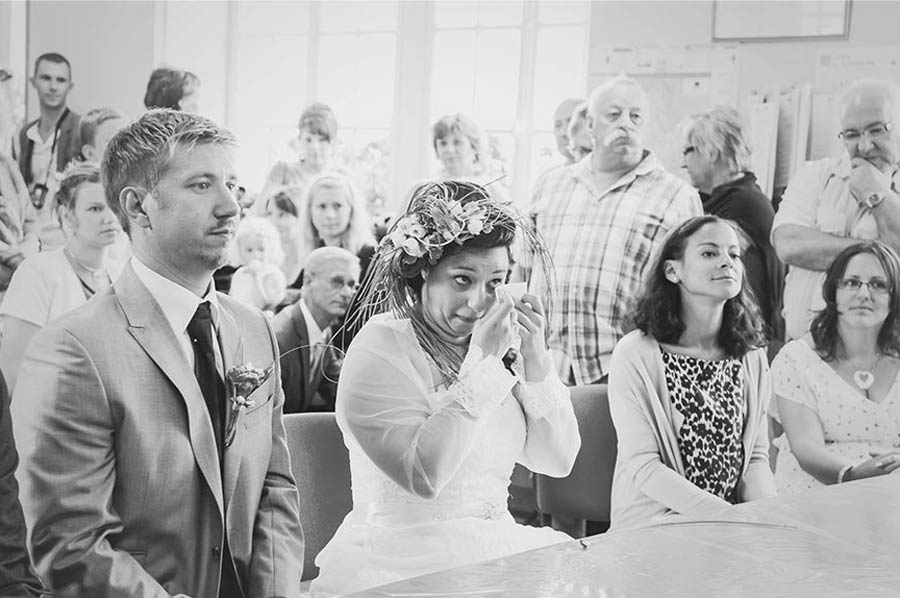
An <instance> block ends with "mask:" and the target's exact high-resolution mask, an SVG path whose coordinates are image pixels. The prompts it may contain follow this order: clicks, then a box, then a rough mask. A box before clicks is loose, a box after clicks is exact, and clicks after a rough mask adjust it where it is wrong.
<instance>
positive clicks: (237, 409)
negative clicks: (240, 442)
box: [225, 363, 275, 448]
mask: <svg viewBox="0 0 900 598" xmlns="http://www.w3.org/2000/svg"><path fill="white" fill-rule="evenodd" d="M274 371H275V364H274V363H273V364H272V365H270V366H269V367H267V368H265V369H259V368H255V367H253V364H252V363H246V364H243V363H242V364H240V365H235V366H232V367H231V368H229V369H228V371H227V372H226V373H225V386H226V387H227V391H228V399H229V401H230V403H231V409H229V410H228V425H227V427H226V429H225V447H226V448H227V447H229V446H231V443H232V442H234V436H235V433H236V432H237V422H238V419H239V418H240V415H241V411H243V410H244V409H250V408H252V407H253V406H254V404H256V401H254V400H253V399H251V398H249V397H250V395H251V394H253V392H254V391H255V390H256V389H257V388H259V387H260V386H262V385H263V384H265V382H266V380H268V379H269V376H271V375H272V372H274Z"/></svg>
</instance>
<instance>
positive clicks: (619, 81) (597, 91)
mask: <svg viewBox="0 0 900 598" xmlns="http://www.w3.org/2000/svg"><path fill="white" fill-rule="evenodd" d="M620 85H632V86H634V87H637V88H638V89H639V90H640V92H641V94H643V96H644V100H645V102H646V100H647V92H646V91H644V88H643V87H641V84H640V83H638V82H637V80H635V79H632V78H631V77H628V76H627V75H616V76H615V77H613V78H612V79H610V80H608V81H606V82H604V83H602V84H600V85H598V86H597V87H595V88H594V91H592V92H591V96H590V98H589V99H588V114H590V116H591V118H593V119H596V118H597V117H598V116H599V114H596V113H595V112H596V110H597V101H598V100H599V99H600V98H601V97H602V96H604V95H606V94H608V93H609V92H610V91H612V90H613V89H615V88H616V87H619V86H620ZM647 108H648V109H649V106H648V107H647Z"/></svg>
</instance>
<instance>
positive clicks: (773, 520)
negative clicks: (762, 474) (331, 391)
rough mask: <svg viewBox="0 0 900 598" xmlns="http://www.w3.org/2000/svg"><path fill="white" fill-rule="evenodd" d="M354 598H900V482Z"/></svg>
mask: <svg viewBox="0 0 900 598" xmlns="http://www.w3.org/2000/svg"><path fill="white" fill-rule="evenodd" d="M352 596H354V597H362V596H372V597H382V598H387V597H398V596H403V597H414V596H416V597H423V598H424V597H429V598H432V597H438V596H442V597H443V596H465V597H467V598H468V597H476V596H486V597H490V598H497V597H501V596H509V597H516V598H528V597H548V598H549V597H556V596H583V597H598V598H599V597H604V598H669V597H672V598H680V597H685V598H707V597H709V598H744V597H746V598H768V597H772V598H775V597H779V598H782V597H790V598H807V597H808V598H844V597H853V598H857V597H858V598H881V597H884V598H898V597H900V474H898V475H889V476H884V477H881V478H877V479H869V480H862V481H858V482H852V483H848V484H844V485H841V486H830V487H827V488H822V489H819V490H815V491H812V492H808V493H804V494H798V495H794V496H784V497H778V498H773V499H768V500H763V501H757V502H755V503H747V504H743V505H738V506H736V507H732V508H730V509H727V510H726V511H724V512H723V513H722V514H721V515H719V516H715V517H710V518H707V519H702V520H701V519H696V518H689V517H673V518H671V520H669V521H668V522H666V523H664V524H660V525H654V526H647V527H641V528H637V529H632V530H626V531H618V532H613V533H607V534H601V535H598V536H594V537H592V538H588V539H586V540H584V541H583V543H582V542H579V541H574V540H573V541H572V542H566V543H563V544H558V545H556V546H550V547H547V548H542V549H540V550H533V551H530V552H524V553H521V554H516V555H513V556H510V557H507V558H503V559H499V560H495V561H488V562H485V563H481V564H478V565H472V566H468V567H461V568H458V569H451V570H448V571H443V572H440V573H435V574H431V575H426V576H423V577H417V578H414V579H410V580H405V581H401V582H397V583H394V584H390V585H386V586H382V587H380V588H377V589H373V590H367V591H365V592H360V593H356V594H353V595H352Z"/></svg>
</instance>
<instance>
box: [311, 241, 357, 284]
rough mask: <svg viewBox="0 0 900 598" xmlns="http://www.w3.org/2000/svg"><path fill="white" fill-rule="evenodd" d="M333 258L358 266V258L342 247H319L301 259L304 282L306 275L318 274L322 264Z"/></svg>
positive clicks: (333, 259)
mask: <svg viewBox="0 0 900 598" xmlns="http://www.w3.org/2000/svg"><path fill="white" fill-rule="evenodd" d="M335 260H340V261H343V262H345V263H347V264H349V265H351V266H356V267H357V268H359V258H358V257H356V256H355V255H353V253H351V252H349V251H347V250H346V249H344V248H343V247H319V248H318V249H315V250H313V251H312V252H310V254H309V255H308V256H306V259H305V260H304V261H303V282H304V284H305V283H306V282H307V281H308V277H311V276H315V275H316V274H320V273H321V270H322V266H324V265H326V264H328V263H329V262H332V261H335Z"/></svg>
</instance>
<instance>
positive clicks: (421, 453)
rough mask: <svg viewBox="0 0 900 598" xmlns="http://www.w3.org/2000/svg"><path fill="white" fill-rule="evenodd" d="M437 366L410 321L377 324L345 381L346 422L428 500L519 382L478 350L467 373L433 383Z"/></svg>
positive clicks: (400, 480)
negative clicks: (443, 382)
mask: <svg viewBox="0 0 900 598" xmlns="http://www.w3.org/2000/svg"><path fill="white" fill-rule="evenodd" d="M429 372H430V369H429V365H428V363H427V362H426V358H425V355H424V353H423V352H422V351H421V349H419V346H418V343H417V341H416V338H415V336H414V335H413V334H412V331H411V330H410V329H408V328H404V327H403V322H396V321H389V320H383V321H371V322H370V323H369V324H367V325H366V326H365V328H364V329H363V330H362V331H361V332H360V334H359V335H358V336H357V337H356V339H355V340H354V342H353V345H352V347H351V349H350V351H349V352H348V353H347V357H346V359H345V360H344V365H343V368H342V370H341V377H340V382H339V384H338V397H337V411H338V419H339V421H341V422H342V425H343V427H344V428H345V430H344V432H345V433H347V432H348V431H349V433H350V434H352V436H353V439H354V440H355V441H356V442H357V443H358V444H359V446H360V447H361V448H362V450H363V451H364V452H365V453H366V455H367V456H368V457H369V458H370V459H371V460H372V462H373V463H375V465H376V466H377V467H378V468H379V469H380V470H381V471H382V472H384V473H385V475H387V476H388V477H389V478H390V479H392V480H393V481H394V482H396V483H397V484H399V485H400V486H401V487H403V488H405V489H407V490H408V491H410V492H412V493H414V494H416V495H418V496H422V497H425V498H430V497H434V496H437V495H438V494H439V493H440V492H441V489H442V488H443V487H444V485H446V483H447V482H449V481H450V480H451V479H452V478H453V476H454V475H455V474H456V472H457V470H458V469H459V467H460V465H461V464H462V463H463V461H464V460H465V459H466V457H467V456H468V454H469V452H470V450H471V448H472V445H473V441H474V439H475V438H476V436H477V431H478V428H479V426H480V425H481V422H482V421H484V419H485V418H484V416H485V415H486V414H488V413H489V412H490V411H492V410H493V409H494V408H496V406H497V405H499V404H500V403H501V402H502V401H503V399H504V398H505V397H506V396H507V395H508V394H509V391H510V389H511V388H512V386H513V384H515V381H516V379H515V378H514V377H513V376H512V375H511V374H510V373H509V372H507V371H506V370H505V369H504V367H503V364H502V363H501V361H500V360H499V359H498V358H496V357H494V356H488V357H485V356H483V355H482V354H481V352H480V351H479V350H478V349H477V348H474V347H473V348H472V349H470V351H469V353H468V355H467V356H466V358H465V360H464V362H463V366H462V368H461V370H460V374H459V378H458V379H457V380H456V381H455V382H454V383H453V384H451V385H450V386H449V387H445V388H442V389H438V390H436V389H434V388H432V386H433V383H432V381H431V375H430V373H429Z"/></svg>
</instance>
